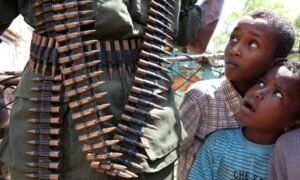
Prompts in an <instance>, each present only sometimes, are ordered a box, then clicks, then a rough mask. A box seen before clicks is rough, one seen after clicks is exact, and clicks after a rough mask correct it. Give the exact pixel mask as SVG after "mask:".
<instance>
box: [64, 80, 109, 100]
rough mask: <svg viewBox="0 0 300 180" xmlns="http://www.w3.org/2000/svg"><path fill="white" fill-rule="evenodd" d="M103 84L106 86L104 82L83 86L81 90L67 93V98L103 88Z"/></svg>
mask: <svg viewBox="0 0 300 180" xmlns="http://www.w3.org/2000/svg"><path fill="white" fill-rule="evenodd" d="M102 84H104V81H99V82H96V83H93V84H92V85H91V86H82V87H80V88H77V89H73V90H70V91H67V92H66V96H67V97H73V96H76V95H79V94H81V93H84V92H87V91H88V90H91V89H94V88H97V87H99V86H101V85H102Z"/></svg>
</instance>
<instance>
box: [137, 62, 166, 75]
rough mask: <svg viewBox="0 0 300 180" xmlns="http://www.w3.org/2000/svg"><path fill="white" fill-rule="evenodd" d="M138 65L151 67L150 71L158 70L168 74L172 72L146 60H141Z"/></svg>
mask: <svg viewBox="0 0 300 180" xmlns="http://www.w3.org/2000/svg"><path fill="white" fill-rule="evenodd" d="M138 64H139V65H140V66H145V67H149V68H150V69H153V70H157V71H164V72H166V73H169V72H170V71H169V70H168V69H167V68H164V67H162V66H160V65H158V64H155V63H153V62H150V61H146V60H144V59H140V60H139V61H138Z"/></svg>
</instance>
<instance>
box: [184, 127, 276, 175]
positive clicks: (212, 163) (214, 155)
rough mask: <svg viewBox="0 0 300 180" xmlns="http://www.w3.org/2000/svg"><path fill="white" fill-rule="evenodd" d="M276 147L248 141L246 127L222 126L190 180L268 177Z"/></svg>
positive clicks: (208, 143) (193, 169)
mask: <svg viewBox="0 0 300 180" xmlns="http://www.w3.org/2000/svg"><path fill="white" fill-rule="evenodd" d="M273 147H274V144H272V145H260V144H255V143H253V142H250V141H248V140H247V139H246V138H245V137H244V135H243V133H242V128H239V129H225V130H219V131H217V132H215V133H213V134H211V135H210V136H209V137H208V138H207V140H206V142H205V144H204V145H203V147H202V149H201V151H200V152H199V153H198V155H197V158H196V160H195V162H194V164H193V167H192V170H191V173H190V175H189V180H200V179H203V180H266V179H267V171H268V163H269V160H270V158H271V153H272V150H273Z"/></svg>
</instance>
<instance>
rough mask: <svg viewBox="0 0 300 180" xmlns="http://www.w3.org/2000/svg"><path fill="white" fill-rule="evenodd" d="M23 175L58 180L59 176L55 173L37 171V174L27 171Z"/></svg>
mask: <svg viewBox="0 0 300 180" xmlns="http://www.w3.org/2000/svg"><path fill="white" fill-rule="evenodd" d="M25 176H26V177H28V178H34V179H49V180H58V179H59V177H60V176H59V174H57V173H39V174H33V173H28V174H25Z"/></svg>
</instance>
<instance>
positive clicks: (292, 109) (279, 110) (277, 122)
mask: <svg viewBox="0 0 300 180" xmlns="http://www.w3.org/2000/svg"><path fill="white" fill-rule="evenodd" d="M299 83H300V79H299V78H296V77H295V76H294V75H293V74H292V72H291V71H290V70H288V69H287V68H286V67H284V66H282V67H274V68H272V69H271V70H270V71H269V72H268V73H267V74H266V75H264V76H263V77H262V78H260V79H259V81H258V82H257V84H256V85H254V86H253V87H252V88H250V89H249V91H248V92H247V93H246V95H245V97H244V99H243V106H242V107H241V110H240V113H239V116H240V120H241V122H242V123H243V124H244V125H245V126H247V128H253V129H256V130H258V131H262V132H277V133H278V132H282V130H284V129H285V128H287V127H289V126H290V125H292V124H293V122H294V121H295V119H296V116H295V113H296V112H298V111H299V106H300V94H299V92H300V87H299Z"/></svg>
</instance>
